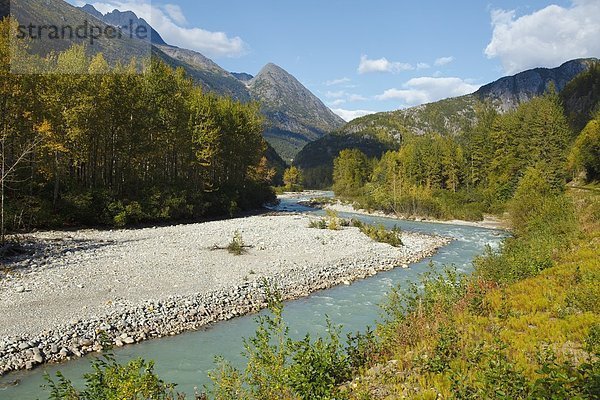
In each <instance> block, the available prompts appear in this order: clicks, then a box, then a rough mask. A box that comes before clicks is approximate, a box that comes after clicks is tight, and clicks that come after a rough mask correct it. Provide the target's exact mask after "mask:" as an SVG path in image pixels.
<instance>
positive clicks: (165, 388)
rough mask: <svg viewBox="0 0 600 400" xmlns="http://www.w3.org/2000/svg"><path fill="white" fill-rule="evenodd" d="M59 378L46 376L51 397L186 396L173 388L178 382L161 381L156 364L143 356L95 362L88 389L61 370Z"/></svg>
mask: <svg viewBox="0 0 600 400" xmlns="http://www.w3.org/2000/svg"><path fill="white" fill-rule="evenodd" d="M56 377H57V379H58V381H57V382H56V381H54V380H53V379H52V378H51V377H50V376H49V375H46V376H45V379H46V381H47V382H48V383H47V386H46V387H47V388H48V389H49V390H50V396H49V398H50V399H51V400H65V399H68V400H108V399H115V400H116V399H157V400H175V399H182V398H183V396H181V395H179V394H177V393H176V392H175V390H174V388H175V385H173V384H167V383H165V382H163V381H162V380H160V378H159V377H158V376H157V375H156V374H155V373H154V363H152V362H145V361H144V360H142V359H137V360H132V361H130V362H128V363H127V364H118V363H117V362H116V361H115V359H114V357H113V356H111V355H107V356H105V357H104V359H97V360H95V361H93V362H92V372H90V373H88V374H85V375H84V378H85V389H84V390H82V391H79V390H77V389H76V388H75V387H74V386H73V384H72V382H71V381H70V380H68V379H66V378H65V377H64V376H63V375H62V374H61V373H60V372H58V373H57V374H56Z"/></svg>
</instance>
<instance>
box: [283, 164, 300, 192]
mask: <svg viewBox="0 0 600 400" xmlns="http://www.w3.org/2000/svg"><path fill="white" fill-rule="evenodd" d="M302 181H303V178H302V172H301V171H300V170H299V169H298V168H297V167H295V166H294V165H292V166H291V167H289V168H288V169H286V170H285V172H284V173H283V184H284V185H285V188H286V190H290V191H302Z"/></svg>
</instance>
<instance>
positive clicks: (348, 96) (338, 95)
mask: <svg viewBox="0 0 600 400" xmlns="http://www.w3.org/2000/svg"><path fill="white" fill-rule="evenodd" d="M325 97H327V98H329V99H336V101H334V102H333V103H332V104H334V103H337V105H339V104H342V103H346V102H349V103H352V102H356V101H364V100H367V98H366V97H364V96H363V95H360V94H355V93H348V92H346V91H345V90H339V91H335V92H332V91H327V92H326V93H325ZM340 100H342V102H341V103H340ZM334 105H336V104H334Z"/></svg>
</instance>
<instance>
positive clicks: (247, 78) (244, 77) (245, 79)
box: [231, 72, 254, 82]
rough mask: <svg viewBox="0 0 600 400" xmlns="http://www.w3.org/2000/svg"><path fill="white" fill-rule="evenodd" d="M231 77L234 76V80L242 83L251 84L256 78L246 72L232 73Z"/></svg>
mask: <svg viewBox="0 0 600 400" xmlns="http://www.w3.org/2000/svg"><path fill="white" fill-rule="evenodd" d="M231 75H233V77H234V78H236V79H237V80H239V81H242V82H250V81H251V80H252V78H254V77H253V76H252V75H250V74H247V73H245V72H231Z"/></svg>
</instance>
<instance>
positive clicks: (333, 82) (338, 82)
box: [325, 78, 350, 86]
mask: <svg viewBox="0 0 600 400" xmlns="http://www.w3.org/2000/svg"><path fill="white" fill-rule="evenodd" d="M348 82H350V78H340V79H332V80H330V81H327V82H325V86H336V85H341V84H344V83H348Z"/></svg>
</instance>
